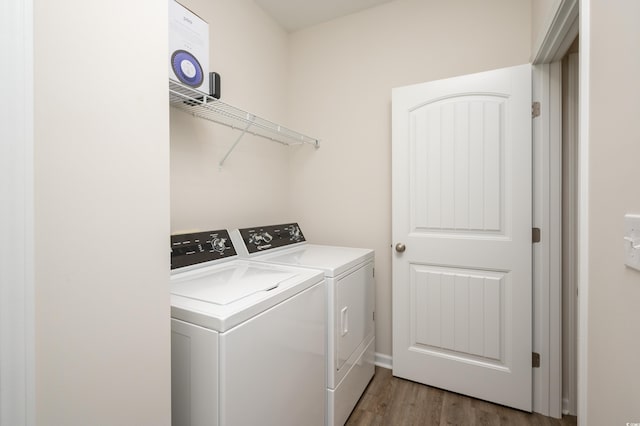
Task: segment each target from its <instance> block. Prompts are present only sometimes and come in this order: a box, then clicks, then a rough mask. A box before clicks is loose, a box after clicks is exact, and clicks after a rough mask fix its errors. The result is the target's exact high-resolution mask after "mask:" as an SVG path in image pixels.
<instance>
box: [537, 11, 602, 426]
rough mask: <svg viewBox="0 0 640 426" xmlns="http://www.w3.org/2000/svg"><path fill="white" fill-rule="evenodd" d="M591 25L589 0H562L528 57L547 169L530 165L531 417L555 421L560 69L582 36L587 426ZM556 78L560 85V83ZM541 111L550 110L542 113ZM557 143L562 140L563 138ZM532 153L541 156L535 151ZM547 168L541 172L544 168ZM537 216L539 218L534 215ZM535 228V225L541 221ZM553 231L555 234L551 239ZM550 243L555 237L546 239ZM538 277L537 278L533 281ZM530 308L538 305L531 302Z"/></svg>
mask: <svg viewBox="0 0 640 426" xmlns="http://www.w3.org/2000/svg"><path fill="white" fill-rule="evenodd" d="M589 19H590V10H589V2H588V0H561V1H560V2H559V4H558V6H557V7H556V9H555V11H554V12H553V14H552V15H551V16H550V19H548V20H547V24H546V27H545V30H544V32H543V36H542V37H541V38H540V39H539V40H538V42H537V44H536V45H535V46H534V49H533V52H532V63H533V65H534V71H533V75H534V77H533V93H534V100H539V101H540V102H541V105H542V107H541V115H540V117H539V120H534V124H533V127H534V147H535V148H534V158H537V157H540V158H541V159H548V162H546V163H545V162H544V161H538V162H537V163H536V162H534V175H537V177H539V179H535V178H534V200H533V203H534V223H542V224H543V225H542V226H545V227H548V231H547V232H545V230H544V229H543V233H542V236H543V239H544V236H545V234H546V235H547V241H546V242H544V240H543V243H542V244H541V245H540V247H537V248H535V249H534V250H535V251H536V252H535V254H534V266H533V271H534V288H535V290H534V301H537V302H538V304H537V305H536V307H535V308H534V335H535V336H538V337H539V340H538V341H537V342H536V341H535V338H534V351H539V353H540V355H541V358H542V359H543V360H545V359H546V360H548V362H547V363H546V365H545V363H544V362H543V363H542V364H541V367H542V368H540V369H534V373H533V375H534V401H533V406H534V411H536V412H538V413H542V414H545V415H549V416H553V417H560V416H561V414H562V374H561V371H562V357H561V354H562V338H561V330H562V328H561V327H562V306H561V303H560V301H561V300H562V299H561V290H562V288H561V267H560V266H561V261H562V259H561V255H562V253H561V245H560V244H561V241H560V238H559V232H557V231H559V230H560V229H559V226H560V224H561V213H562V211H561V208H562V206H561V198H560V197H561V196H560V194H561V185H562V175H561V173H559V171H561V164H560V158H561V157H560V156H561V152H560V151H559V149H560V147H561V145H560V142H559V141H558V139H557V138H558V137H560V138H561V132H562V110H561V107H560V105H561V104H560V102H561V95H562V93H561V90H562V88H561V84H560V83H559V81H561V74H559V73H560V72H561V67H560V66H559V62H558V61H559V60H560V59H561V58H562V56H564V54H565V52H566V51H567V50H568V48H569V46H570V45H571V43H572V41H573V40H574V39H575V37H576V36H579V37H580V52H579V54H580V69H579V78H580V95H579V97H580V100H579V108H580V118H579V121H580V124H579V127H580V136H579V144H578V151H579V153H578V159H577V161H578V169H579V177H578V188H577V190H578V212H577V216H578V236H577V238H578V241H579V244H578V255H577V271H578V277H577V282H578V288H579V289H580V297H579V300H578V401H577V403H578V419H579V424H580V425H586V424H587V416H586V414H587V411H586V401H587V335H588V334H587V327H588V321H587V312H588V310H587V308H588V278H589V277H588V241H589V232H588V175H589V170H588V162H589V152H588V122H589V120H588V118H589V110H588V103H589V91H588V89H589V73H588V63H589V56H588V55H589V38H590V31H589V29H590V28H589ZM559 79H560V80H559ZM545 105H546V106H547V107H546V108H545ZM560 140H561V139H560ZM536 150H538V151H537V152H536ZM545 164H548V165H549V167H548V168H545V167H544V165H545ZM536 212H537V214H536ZM537 220H538V221H540V222H538V221H537ZM552 231H553V232H552ZM551 236H555V238H553V239H552V238H550V237H551ZM536 277H538V278H536ZM534 303H535V302H534Z"/></svg>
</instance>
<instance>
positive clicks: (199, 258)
mask: <svg viewBox="0 0 640 426" xmlns="http://www.w3.org/2000/svg"><path fill="white" fill-rule="evenodd" d="M236 254H237V253H236V249H235V248H234V247H233V244H232V243H231V238H229V232H227V230H226V229H222V230H219V231H206V232H195V233H191V234H178V235H172V236H171V269H175V268H182V267H183V266H191V265H196V264H198V263H204V262H209V261H212V260H219V259H224V258H227V257H231V256H235V255H236Z"/></svg>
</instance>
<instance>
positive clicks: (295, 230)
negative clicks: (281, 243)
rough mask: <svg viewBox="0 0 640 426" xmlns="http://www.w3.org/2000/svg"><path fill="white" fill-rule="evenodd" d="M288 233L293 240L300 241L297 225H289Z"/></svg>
mask: <svg viewBox="0 0 640 426" xmlns="http://www.w3.org/2000/svg"><path fill="white" fill-rule="evenodd" d="M289 235H290V236H291V239H292V240H293V241H300V238H301V235H300V227H299V226H298V225H291V227H290V228H289Z"/></svg>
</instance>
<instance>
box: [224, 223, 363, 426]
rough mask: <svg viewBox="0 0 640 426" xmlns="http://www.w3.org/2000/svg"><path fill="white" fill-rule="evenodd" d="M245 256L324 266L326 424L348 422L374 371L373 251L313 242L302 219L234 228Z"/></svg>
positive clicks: (265, 260) (268, 261)
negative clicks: (304, 227) (309, 240)
mask: <svg viewBox="0 0 640 426" xmlns="http://www.w3.org/2000/svg"><path fill="white" fill-rule="evenodd" d="M231 238H232V240H233V243H234V245H235V247H236V248H237V250H238V252H239V254H240V256H241V257H245V258H248V259H251V260H252V261H259V262H267V263H270V264H273V265H286V266H295V267H305V268H313V269H320V270H322V271H323V272H324V276H325V280H326V282H327V331H328V334H327V390H326V396H327V401H326V404H327V415H326V419H327V425H329V426H334V425H343V424H344V423H345V422H346V421H347V419H348V418H349V415H350V414H351V412H352V411H353V408H354V407H355V405H356V403H357V402H358V400H359V399H360V397H361V396H362V393H363V392H364V390H365V388H366V387H367V385H368V383H369V382H370V380H371V378H372V377H373V375H374V373H375V365H374V362H375V312H374V311H375V282H374V269H373V262H374V251H373V250H370V249H362V248H350V247H337V246H327V245H317V244H309V243H307V242H306V240H305V237H304V235H303V233H302V231H301V230H300V227H299V226H298V224H297V223H288V224H283V225H272V226H260V227H254V228H245V229H236V230H232V231H231Z"/></svg>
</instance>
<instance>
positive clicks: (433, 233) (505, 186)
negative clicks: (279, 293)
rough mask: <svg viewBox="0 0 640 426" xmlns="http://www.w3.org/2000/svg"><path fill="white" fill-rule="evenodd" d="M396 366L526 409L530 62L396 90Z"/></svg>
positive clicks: (418, 377)
mask: <svg viewBox="0 0 640 426" xmlns="http://www.w3.org/2000/svg"><path fill="white" fill-rule="evenodd" d="M392 114H393V117H392V124H393V132H392V133H393V135H392V136H393V147H392V155H393V161H392V168H393V171H392V175H393V184H392V189H393V197H392V198H393V207H392V220H393V225H392V238H393V245H394V247H393V255H392V257H393V284H392V285H393V290H392V294H393V302H392V306H393V374H394V375H395V376H398V377H403V378H406V379H409V380H413V381H416V382H420V383H424V384H427V385H431V386H436V387H439V388H443V389H448V390H451V391H454V392H458V393H462V394H465V395H469V396H473V397H476V398H480V399H484V400H488V401H492V402H496V403H499V404H503V405H507V406H511V407H515V408H518V409H521V410H526V411H531V403H532V402H531V398H532V389H531V385H532V383H531V376H532V371H531V356H532V355H531V339H532V331H531V327H532V323H531V315H532V307H531V185H532V178H531V67H530V65H521V66H517V67H511V68H504V69H499V70H494V71H489V72H483V73H479V74H472V75H466V76H461V77H455V78H450V79H446V80H439V81H433V82H428V83H422V84H417V85H412V86H407V87H401V88H397V89H394V90H393V107H392Z"/></svg>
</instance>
